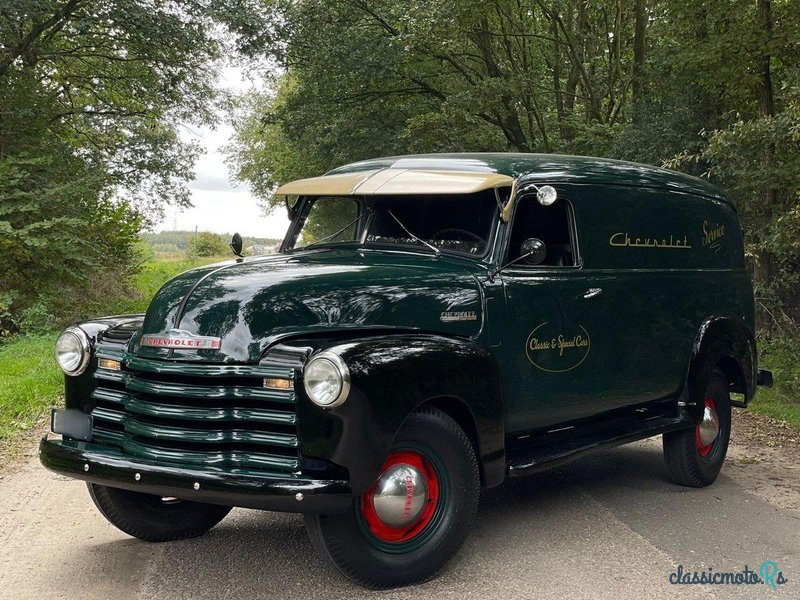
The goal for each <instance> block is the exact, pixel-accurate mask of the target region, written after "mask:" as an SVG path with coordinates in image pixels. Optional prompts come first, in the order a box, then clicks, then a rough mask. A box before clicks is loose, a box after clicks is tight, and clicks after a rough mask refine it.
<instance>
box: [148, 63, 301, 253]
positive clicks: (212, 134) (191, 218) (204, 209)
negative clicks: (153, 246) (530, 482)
mask: <svg viewBox="0 0 800 600" xmlns="http://www.w3.org/2000/svg"><path fill="white" fill-rule="evenodd" d="M219 85H220V87H222V88H224V89H228V90H231V91H234V92H242V91H245V90H247V89H248V88H250V87H252V86H253V83H252V82H250V81H248V80H246V79H245V78H244V76H243V75H242V72H241V70H239V69H237V68H235V67H227V68H223V69H221V74H220V80H219ZM183 137H184V138H185V139H187V140H192V141H196V142H198V143H199V144H200V145H201V146H202V147H203V148H204V149H205V153H204V154H203V155H202V156H201V157H200V158H199V160H198V161H197V165H196V166H195V179H194V181H192V182H190V183H189V190H190V191H191V193H192V204H194V206H193V207H192V208H186V209H182V210H178V209H176V208H174V207H170V208H168V209H167V211H166V216H165V217H164V221H162V222H161V223H160V224H159V225H158V226H156V230H158V231H164V230H170V229H186V230H190V231H191V230H194V228H195V227H197V229H198V231H215V232H217V233H233V232H235V231H238V232H239V233H241V234H242V235H243V236H245V237H247V236H252V237H271V238H282V237H283V234H284V233H285V232H286V227H287V225H288V221H287V219H286V212H285V211H282V210H277V211H275V212H274V213H273V214H271V215H269V216H265V215H264V214H263V211H262V209H261V207H260V206H259V205H258V202H257V200H256V198H255V196H253V194H252V193H251V192H250V190H249V188H248V186H247V185H246V184H244V183H238V182H234V181H233V178H232V177H231V175H230V172H229V170H228V166H227V165H226V164H225V155H224V154H223V151H222V149H223V147H224V146H225V145H226V144H228V142H229V141H230V140H231V138H232V137H233V128H232V127H230V126H229V125H227V124H226V123H224V118H220V123H219V125H218V126H217V128H216V129H214V130H212V129H209V128H207V127H191V128H189V127H184V128H183Z"/></svg>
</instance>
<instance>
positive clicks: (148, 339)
mask: <svg viewBox="0 0 800 600" xmlns="http://www.w3.org/2000/svg"><path fill="white" fill-rule="evenodd" d="M140 343H141V345H142V346H152V347H155V348H183V349H186V350H217V349H219V347H220V345H221V344H222V340H221V339H220V338H218V337H211V336H207V335H195V334H193V333H192V332H190V331H184V330H183V329H170V330H169V331H167V332H166V333H156V334H148V335H143V336H142V340H141V342H140Z"/></svg>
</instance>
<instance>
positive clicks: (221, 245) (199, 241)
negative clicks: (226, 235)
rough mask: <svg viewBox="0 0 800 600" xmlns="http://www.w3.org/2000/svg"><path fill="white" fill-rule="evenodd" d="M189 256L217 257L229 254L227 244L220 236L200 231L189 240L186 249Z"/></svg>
mask: <svg viewBox="0 0 800 600" xmlns="http://www.w3.org/2000/svg"><path fill="white" fill-rule="evenodd" d="M186 252H187V253H188V254H189V256H219V255H221V254H225V253H226V252H229V249H228V243H227V242H226V241H225V240H224V239H223V238H222V236H221V235H219V234H216V233H212V232H210V231H201V232H199V233H198V234H196V235H193V236H192V237H191V238H189V244H188V246H187V248H186Z"/></svg>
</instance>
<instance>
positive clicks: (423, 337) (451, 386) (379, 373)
mask: <svg viewBox="0 0 800 600" xmlns="http://www.w3.org/2000/svg"><path fill="white" fill-rule="evenodd" d="M325 350H329V351H333V352H336V353H338V354H339V355H340V356H341V357H342V358H343V359H344V361H345V362H346V364H347V365H348V368H349V370H350V379H351V389H350V395H349V396H348V399H347V401H346V402H344V404H342V405H341V406H339V407H337V408H333V409H327V410H326V409H322V408H320V407H318V406H316V405H315V404H313V403H312V402H311V401H310V400H309V399H308V398H307V397H305V391H304V390H303V389H302V385H298V388H299V389H298V394H299V395H300V396H301V398H299V402H298V428H299V433H300V445H301V451H302V453H303V456H304V457H316V458H320V459H324V460H328V461H331V462H333V463H336V464H337V465H341V466H342V467H345V468H347V470H348V472H349V476H350V484H351V486H352V488H353V492H354V493H355V494H360V493H362V492H364V491H366V489H367V488H369V486H370V485H371V484H372V482H373V481H374V480H375V478H376V477H377V475H378V473H379V470H380V467H381V466H382V464H383V462H384V460H385V459H386V456H387V455H388V453H389V449H390V447H391V445H392V442H393V440H394V438H395V436H396V434H397V432H398V430H399V429H400V427H401V425H402V424H403V421H404V420H405V419H406V417H407V416H408V415H409V414H410V413H411V412H413V411H414V410H415V409H417V408H419V407H420V406H421V405H422V404H424V403H426V402H433V403H434V404H435V405H442V401H444V400H446V403H445V405H447V404H448V403H449V405H452V403H456V404H457V405H458V407H459V409H460V410H461V411H462V414H468V415H469V418H471V420H472V423H471V425H472V427H473V428H474V429H473V431H471V432H470V431H467V433H468V435H469V434H470V433H471V434H472V435H473V436H474V438H475V439H474V440H473V441H474V443H476V445H477V455H478V461H479V463H480V464H481V467H482V474H483V480H484V483H485V484H486V485H487V486H490V485H496V484H497V483H500V481H502V479H503V477H504V473H505V450H504V423H505V402H504V398H503V387H502V381H501V378H500V371H499V366H498V364H497V362H496V361H495V359H494V358H493V357H492V356H491V355H490V354H489V353H488V352H486V351H485V350H484V349H482V348H480V347H479V346H477V345H476V344H474V343H473V342H471V341H469V340H464V339H453V338H448V337H444V336H439V335H427V334H398V335H391V336H382V337H379V338H377V337H373V338H365V339H359V340H353V341H348V342H343V343H338V344H336V345H333V346H327V347H326V348H325ZM464 410H466V413H465V412H464ZM462 426H464V424H463V423H462ZM467 429H469V427H467Z"/></svg>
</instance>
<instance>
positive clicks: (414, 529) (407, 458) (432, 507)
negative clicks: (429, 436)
mask: <svg viewBox="0 0 800 600" xmlns="http://www.w3.org/2000/svg"><path fill="white" fill-rule="evenodd" d="M401 464H406V465H410V466H412V467H414V468H415V469H416V470H417V471H419V473H420V474H421V475H422V476H423V477H424V479H425V484H426V485H427V489H428V498H427V501H426V504H425V507H424V508H423V509H422V512H421V513H420V514H419V516H417V518H416V519H414V521H413V522H412V523H409V524H408V525H406V526H404V527H391V526H389V525H387V524H386V523H384V522H383V521H382V520H381V518H380V517H379V516H378V513H377V512H376V510H375V502H374V496H375V489H376V487H377V485H378V480H379V479H380V478H381V476H382V475H383V474H384V473H385V472H386V471H387V470H388V469H390V468H391V467H394V466H396V465H401ZM438 502H439V476H438V475H437V474H436V471H435V469H434V468H433V465H432V464H431V463H430V461H429V460H428V459H426V458H425V457H424V456H422V455H421V454H419V453H417V452H414V451H412V450H398V451H395V452H392V454H390V455H389V458H388V459H386V462H385V463H384V464H383V467H381V471H380V474H379V475H378V477H377V479H376V480H375V483H373V484H372V486H371V487H370V488H369V489H368V490H367V491H366V492H364V494H363V495H362V496H361V514H362V516H363V517H364V521H365V522H366V524H367V527H368V528H369V530H370V532H371V533H372V535H374V536H375V537H376V538H378V539H379V540H380V541H382V542H394V543H401V542H407V541H409V540H411V539H412V538H414V537H416V536H417V535H419V533H420V532H422V531H423V530H424V529H425V528H426V527H427V526H428V524H429V523H430V522H431V520H432V519H433V516H434V514H435V513H436V506H437V504H438Z"/></svg>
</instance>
